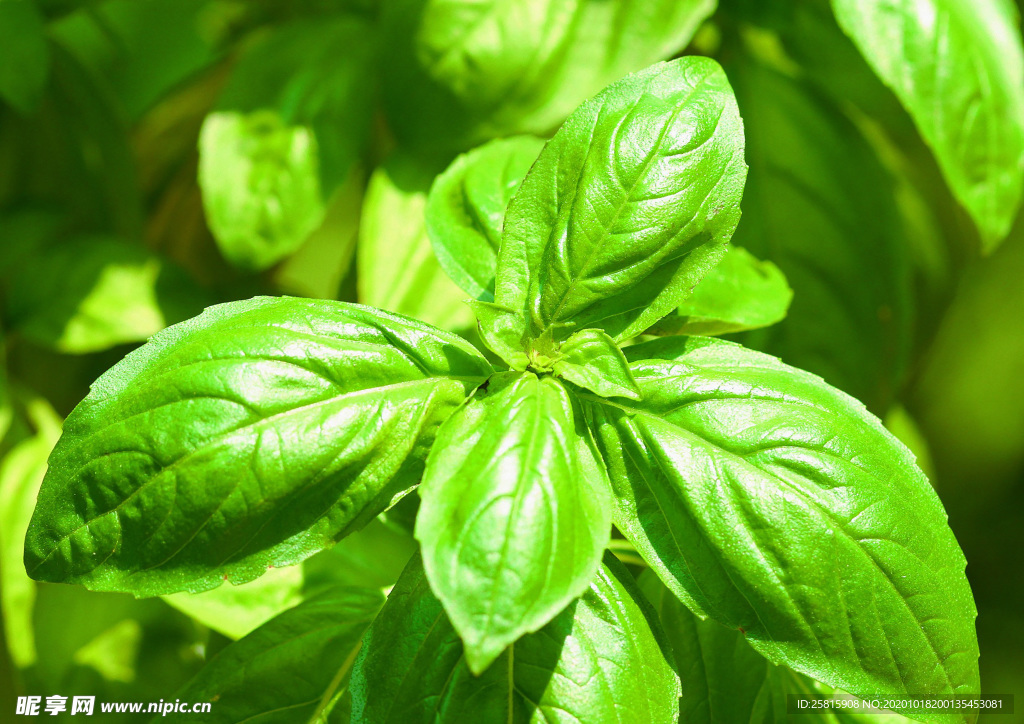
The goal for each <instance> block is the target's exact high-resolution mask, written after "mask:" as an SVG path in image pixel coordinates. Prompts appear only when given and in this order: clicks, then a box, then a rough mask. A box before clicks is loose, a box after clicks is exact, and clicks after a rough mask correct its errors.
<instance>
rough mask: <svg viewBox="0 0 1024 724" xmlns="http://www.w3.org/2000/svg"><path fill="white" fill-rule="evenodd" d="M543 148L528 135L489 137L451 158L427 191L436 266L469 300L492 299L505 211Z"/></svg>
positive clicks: (541, 144) (427, 210)
mask: <svg viewBox="0 0 1024 724" xmlns="http://www.w3.org/2000/svg"><path fill="white" fill-rule="evenodd" d="M543 147H544V142H543V141H542V140H541V139H539V138H535V137H533V136H514V137H512V138H503V139H500V140H497V141H491V142H490V143H487V144H485V145H483V146H480V147H479V148H475V149H473V150H472V151H470V152H469V153H467V154H464V155H462V156H459V157H458V158H457V159H455V161H453V162H452V164H451V165H450V166H449V167H448V168H447V170H445V172H444V173H442V174H441V175H440V176H438V177H437V180H436V181H435V182H434V185H433V186H432V187H431V189H430V195H429V197H428V199H427V209H426V219H427V233H428V234H429V236H430V243H431V245H432V246H433V247H434V253H436V254H437V260H438V262H439V263H440V264H441V268H442V269H444V270H445V272H446V273H447V274H448V276H449V277H451V278H452V281H454V282H455V283H456V284H458V285H459V286H460V287H461V288H462V289H463V290H464V291H465V292H466V293H467V294H469V295H470V296H471V297H473V298H474V299H480V300H482V301H485V302H491V301H494V272H495V270H496V269H497V266H498V246H499V245H500V244H501V232H502V229H503V228H504V225H505V210H506V209H507V208H508V202H509V201H510V200H511V199H512V196H513V194H515V192H516V189H518V188H519V184H521V183H522V181H523V177H524V176H526V172H527V171H529V170H530V166H531V165H532V164H533V162H534V161H535V160H536V159H537V154H538V153H540V150H541V148H543Z"/></svg>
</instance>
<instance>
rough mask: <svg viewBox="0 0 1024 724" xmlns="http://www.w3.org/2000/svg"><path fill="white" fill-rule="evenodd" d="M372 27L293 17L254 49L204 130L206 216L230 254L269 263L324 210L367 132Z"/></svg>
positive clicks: (261, 265)
mask: <svg viewBox="0 0 1024 724" xmlns="http://www.w3.org/2000/svg"><path fill="white" fill-rule="evenodd" d="M372 38H373V33H372V29H371V28H370V27H369V26H367V25H366V24H365V23H363V22H361V21H358V20H355V19H353V18H349V17H343V18H340V19H339V18H336V17H335V18H330V19H327V20H317V21H314V20H306V21H300V22H294V23H291V24H289V25H287V26H285V27H283V28H281V29H279V30H278V31H276V32H275V33H273V34H272V35H271V36H270V37H269V38H267V39H265V40H264V41H263V42H262V43H257V44H256V45H255V46H254V47H253V48H251V49H250V50H249V52H248V53H246V54H245V55H244V56H243V58H242V59H241V61H240V62H239V65H238V66H237V67H236V68H235V69H234V72H233V74H232V77H231V81H230V83H229V84H228V86H227V88H225V90H224V93H223V95H222V96H221V98H220V100H219V102H218V110H217V111H216V112H214V113H212V114H210V115H209V116H208V117H207V118H206V120H205V122H204V124H203V129H202V133H201V135H200V139H199V150H200V166H199V183H200V187H201V188H202V192H203V205H204V208H205V210H206V216H207V221H208V223H209V226H210V230H211V231H212V232H213V234H214V237H215V238H216V240H217V243H218V245H219V246H220V248H221V251H222V252H223V253H224V255H225V257H226V258H227V259H228V260H229V261H231V262H232V263H234V264H235V265H237V266H239V267H241V268H243V269H251V270H262V269H265V268H267V267H269V266H271V265H273V264H274V263H276V262H278V261H280V260H281V259H283V258H284V257H286V256H288V255H290V254H291V253H293V252H294V251H295V250H296V249H298V248H299V247H300V246H301V245H302V243H303V242H304V241H305V240H306V238H307V237H308V236H309V235H310V234H311V233H313V231H315V230H316V229H317V228H318V227H319V226H320V224H321V222H322V221H323V219H324V214H325V213H326V209H327V207H328V203H329V201H330V198H331V195H332V194H333V193H334V191H335V190H336V189H337V188H338V186H339V185H340V184H341V183H342V182H343V181H344V179H345V178H346V177H347V176H348V175H349V173H350V171H351V168H352V164H353V162H354V161H355V160H356V158H357V157H358V155H359V153H360V152H361V150H362V147H363V145H364V143H365V141H366V137H367V134H368V132H369V124H370V118H371V115H372V97H373V93H372V87H371V85H370V77H371V74H370V70H369V63H370V61H371V58H372V52H373V44H372Z"/></svg>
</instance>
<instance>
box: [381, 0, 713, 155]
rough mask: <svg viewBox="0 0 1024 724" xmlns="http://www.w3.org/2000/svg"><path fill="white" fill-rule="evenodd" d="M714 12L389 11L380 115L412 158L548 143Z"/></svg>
mask: <svg viewBox="0 0 1024 724" xmlns="http://www.w3.org/2000/svg"><path fill="white" fill-rule="evenodd" d="M714 9H715V0H647V1H646V2H635V1H634V0H521V1H520V2H515V3H506V2H501V1H500V0H485V1H484V2H479V1H475V0H398V1H397V2H390V3H386V4H385V5H384V14H383V19H382V24H383V26H384V31H383V33H384V38H385V40H386V44H387V47H388V49H389V50H390V52H389V53H388V54H387V55H386V56H385V57H384V58H383V65H384V73H385V83H384V100H385V105H386V107H387V110H388V113H389V117H390V120H391V123H392V125H393V126H394V128H395V131H396V133H397V135H398V136H399V139H400V140H402V141H403V142H404V143H406V144H408V145H409V147H410V149H415V150H417V151H442V152H450V151H460V150H465V149H467V148H470V147H472V146H474V145H477V144H479V143H481V142H483V141H486V140H488V139H491V138H495V137H501V136H509V135H515V134H518V133H534V134H538V135H547V134H549V133H550V132H551V131H552V130H553V129H554V128H555V127H557V125H558V124H559V123H561V122H562V120H564V119H565V117H566V116H568V115H569V113H570V112H571V111H572V110H573V109H574V108H575V107H576V106H577V105H579V103H580V102H582V101H583V100H585V99H587V98H589V97H590V96H592V95H594V94H595V93H597V92H598V91H600V90H601V89H602V88H604V87H605V86H606V85H608V84H609V83H611V82H612V81H614V80H617V79H619V78H621V77H622V76H624V75H626V74H627V73H631V72H633V71H637V70H640V69H641V68H644V67H646V66H648V65H650V64H651V63H653V62H655V61H657V60H664V59H667V58H670V57H672V56H673V55H674V54H675V53H677V52H678V51H680V50H681V49H682V48H683V47H684V46H685V45H686V44H687V43H688V42H689V41H690V39H691V38H692V37H693V33H694V31H695V30H696V29H697V26H698V25H699V24H700V22H701V21H702V20H704V19H705V18H706V17H708V16H709V15H710V14H711V13H712V12H713V11H714Z"/></svg>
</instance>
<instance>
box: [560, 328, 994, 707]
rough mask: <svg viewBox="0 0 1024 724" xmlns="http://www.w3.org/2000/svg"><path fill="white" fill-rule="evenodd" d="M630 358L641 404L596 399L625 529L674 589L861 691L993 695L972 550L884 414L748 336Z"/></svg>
mask: <svg viewBox="0 0 1024 724" xmlns="http://www.w3.org/2000/svg"><path fill="white" fill-rule="evenodd" d="M626 354H627V357H628V358H629V359H630V360H634V362H633V364H632V369H633V374H634V377H635V378H636V381H637V383H638V385H639V387H640V390H641V392H642V394H643V402H642V403H629V404H625V403H621V402H618V401H617V402H615V403H611V402H609V401H607V400H603V399H601V398H598V397H595V396H589V395H585V394H582V393H581V395H580V397H581V398H582V399H583V400H584V405H585V409H586V411H587V414H588V416H589V421H590V423H591V425H592V426H593V429H594V430H595V434H596V436H597V439H598V442H599V448H600V451H601V454H602V456H603V459H604V462H605V464H606V465H607V466H608V469H609V472H610V475H611V480H612V485H613V487H614V490H615V494H616V496H617V499H618V510H617V513H616V517H615V524H616V526H617V527H618V528H619V529H620V530H621V531H622V532H623V533H624V534H625V535H626V537H627V538H628V539H629V540H630V541H631V542H632V543H633V544H634V546H635V547H636V549H637V550H638V551H639V552H640V553H641V554H642V555H643V556H644V558H645V559H646V560H647V561H648V562H649V563H650V565H651V567H652V568H653V569H654V570H655V571H656V572H657V573H658V575H659V576H661V578H662V580H664V581H665V584H666V585H667V586H668V587H669V588H670V589H671V590H672V592H673V593H675V594H676V595H677V596H678V597H679V598H680V599H681V600H683V602H684V603H686V604H687V606H688V607H690V608H691V609H692V610H693V611H694V612H696V613H698V614H700V615H702V616H703V615H708V616H710V617H712V618H714V619H715V620H717V621H719V622H720V623H723V624H725V625H727V626H730V627H733V628H742V629H743V630H744V631H745V632H746V636H747V640H748V641H749V642H750V644H751V645H752V646H753V647H754V648H755V649H756V650H757V651H759V652H760V653H762V654H763V655H765V656H766V657H767V658H768V659H770V660H771V661H772V662H773V663H776V664H785V665H787V666H789V667H791V668H793V669H795V670H796V671H799V672H801V673H804V674H807V675H808V676H810V677H812V678H814V679H816V680H818V681H822V682H824V683H826V684H828V685H829V686H832V687H835V688H839V689H843V690H844V691H849V692H850V693H852V694H854V695H856V696H860V697H866V698H874V697H878V696H894V697H900V698H902V697H905V696H907V697H913V698H924V697H958V698H972V697H976V696H977V695H978V691H979V688H978V687H979V684H978V644H977V638H976V635H975V631H974V619H975V616H976V609H975V607H974V601H973V599H972V596H971V589H970V586H969V585H968V582H967V579H966V577H965V576H964V566H965V561H964V557H963V553H962V552H961V551H960V547H959V545H958V544H957V542H956V539H955V538H954V537H953V533H952V531H951V530H950V529H949V526H948V524H947V522H946V513H945V511H944V510H943V508H942V504H941V503H940V502H939V499H938V497H937V496H936V495H935V492H934V491H933V490H932V487H931V486H930V485H929V484H928V481H927V479H926V478H925V477H924V475H923V474H922V473H921V471H920V470H919V469H918V468H917V466H916V465H915V464H914V459H913V456H912V455H911V454H910V452H909V451H908V450H907V449H906V448H905V447H904V446H903V445H902V444H901V443H899V441H897V440H896V439H895V438H894V437H893V436H892V435H891V434H889V433H888V432H887V431H886V430H885V428H884V427H883V426H882V425H881V423H880V421H879V420H877V419H876V418H874V417H873V416H872V415H871V414H870V413H868V412H867V411H866V410H865V409H864V407H863V406H862V405H861V404H860V403H858V402H857V401H855V400H853V399H852V398H850V397H848V396H846V395H844V394H843V393H841V392H839V391H838V390H835V389H833V388H830V387H829V386H827V385H826V384H824V383H823V382H822V381H821V379H820V378H818V377H815V376H813V375H811V374H808V373H806V372H802V371H800V370H796V369H793V368H791V367H788V366H786V365H784V364H782V363H780V362H779V361H778V360H776V359H775V358H772V357H769V356H767V355H763V354H760V353H757V352H753V351H750V350H747V349H744V348H743V347H740V346H739V345H735V344H732V343H728V342H722V341H718V340H713V339H711V338H690V339H685V338H680V337H664V338H661V339H659V340H656V341H654V342H648V343H644V344H641V345H637V346H634V347H629V348H627V350H626ZM645 358H653V359H645ZM905 713H907V714H910V715H912V716H921V717H922V718H923V719H924V720H926V721H960V720H961V717H962V716H963V714H962V713H954V712H949V711H945V712H942V711H935V710H929V709H926V708H922V709H919V710H915V711H907V712H905Z"/></svg>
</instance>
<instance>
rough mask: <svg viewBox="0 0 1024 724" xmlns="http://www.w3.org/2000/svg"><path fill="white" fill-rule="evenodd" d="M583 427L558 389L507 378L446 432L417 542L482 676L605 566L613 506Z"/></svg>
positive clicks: (523, 377)
mask: <svg viewBox="0 0 1024 724" xmlns="http://www.w3.org/2000/svg"><path fill="white" fill-rule="evenodd" d="M581 427H582V422H581V421H579V420H578V416H577V415H576V413H575V411H574V409H573V402H572V400H571V398H570V397H569V394H568V392H567V391H566V389H565V388H564V387H563V386H562V385H561V384H560V383H559V382H557V381H556V380H554V379H553V378H551V377H543V378H538V377H537V376H536V375H533V374H531V373H525V374H523V373H515V372H509V373H505V374H499V375H495V376H494V377H492V378H491V379H490V380H489V381H488V385H487V387H486V389H484V390H478V391H477V392H476V393H475V395H474V397H473V398H472V399H471V400H470V401H469V402H468V403H467V404H466V405H465V406H464V407H462V408H461V409H459V410H458V411H457V412H456V413H455V414H454V415H452V417H451V418H449V420H448V421H447V422H445V423H444V425H442V427H441V430H440V431H439V432H438V435H437V441H436V443H435V445H434V448H433V449H432V450H431V453H430V457H429V458H428V460H427V469H426V472H425V473H424V475H423V484H422V485H421V486H420V489H419V492H420V497H421V498H422V504H421V505H420V512H419V515H418V516H417V518H416V539H417V540H419V542H420V545H421V546H422V550H423V562H424V567H425V568H426V572H427V577H428V578H429V579H430V583H431V586H432V587H433V589H434V591H435V592H436V593H437V596H438V598H440V599H441V601H442V602H443V603H444V606H445V610H446V611H447V612H448V615H449V616H450V617H451V620H452V624H453V625H454V626H455V629H456V630H457V631H458V632H459V635H460V636H461V637H462V640H463V641H464V642H465V644H466V659H467V662H468V664H469V667H470V669H472V671H473V672H474V673H477V674H479V673H480V672H481V671H483V670H484V669H485V668H487V667H488V666H489V665H490V664H491V663H492V662H493V661H494V660H495V659H496V658H497V657H498V656H499V655H500V654H501V652H502V651H504V650H505V648H506V647H507V646H508V645H509V644H511V643H512V642H513V641H515V640H516V639H518V638H519V637H520V636H522V635H523V634H525V633H528V632H531V631H536V630H537V629H539V628H540V627H542V626H543V625H544V624H546V623H547V622H548V621H550V620H551V619H552V618H553V617H554V616H555V615H556V614H557V613H558V612H559V611H561V610H562V609H564V608H565V607H566V606H567V605H568V604H569V602H570V601H572V600H573V599H574V598H576V597H577V596H579V595H580V594H582V593H583V591H584V590H586V588H587V586H588V585H589V583H590V581H591V579H592V578H593V577H594V573H595V571H596V570H597V568H598V566H599V564H600V561H601V554H602V551H604V547H605V544H606V543H607V541H608V538H609V535H610V531H611V527H610V526H611V518H610V516H611V504H610V500H609V498H608V483H607V479H606V478H605V477H604V474H603V472H601V471H600V468H599V467H598V466H597V465H596V464H595V461H594V460H593V458H592V455H593V452H592V450H591V449H590V448H589V447H588V446H587V443H586V442H584V439H586V437H587V436H585V435H584V436H582V437H581V436H580V434H579V431H580V428H581ZM583 429H584V430H585V428H583Z"/></svg>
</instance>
